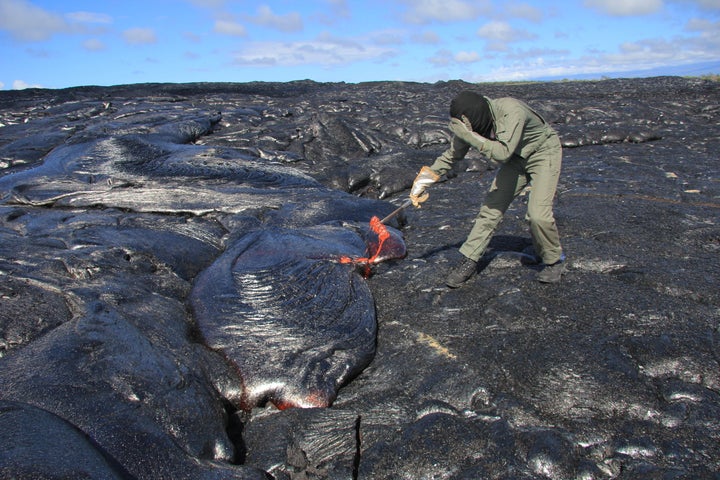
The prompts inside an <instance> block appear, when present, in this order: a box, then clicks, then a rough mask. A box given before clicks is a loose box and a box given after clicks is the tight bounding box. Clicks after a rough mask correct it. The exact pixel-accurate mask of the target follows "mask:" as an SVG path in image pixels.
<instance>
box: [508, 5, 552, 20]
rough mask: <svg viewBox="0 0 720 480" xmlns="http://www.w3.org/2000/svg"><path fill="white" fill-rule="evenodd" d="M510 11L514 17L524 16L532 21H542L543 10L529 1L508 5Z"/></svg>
mask: <svg viewBox="0 0 720 480" xmlns="http://www.w3.org/2000/svg"><path fill="white" fill-rule="evenodd" d="M508 13H509V14H510V16H511V17H514V18H523V19H525V20H530V21H531V22H535V23H538V22H540V21H542V19H543V17H544V14H543V11H542V10H540V9H539V8H537V7H534V6H532V5H530V4H527V3H515V4H510V5H509V6H508Z"/></svg>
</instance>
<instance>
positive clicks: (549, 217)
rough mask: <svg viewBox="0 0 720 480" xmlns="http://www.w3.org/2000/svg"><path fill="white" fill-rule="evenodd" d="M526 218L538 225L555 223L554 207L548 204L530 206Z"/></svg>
mask: <svg viewBox="0 0 720 480" xmlns="http://www.w3.org/2000/svg"><path fill="white" fill-rule="evenodd" d="M525 218H526V219H527V220H528V221H529V222H530V223H532V224H536V225H542V224H548V223H553V222H554V221H555V219H554V217H553V212H552V207H548V206H539V207H533V206H528V210H527V215H526V216H525Z"/></svg>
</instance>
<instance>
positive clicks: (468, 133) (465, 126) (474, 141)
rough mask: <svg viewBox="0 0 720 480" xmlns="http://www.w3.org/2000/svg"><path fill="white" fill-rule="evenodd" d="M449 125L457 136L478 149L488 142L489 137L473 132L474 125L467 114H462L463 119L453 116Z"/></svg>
mask: <svg viewBox="0 0 720 480" xmlns="http://www.w3.org/2000/svg"><path fill="white" fill-rule="evenodd" d="M448 127H449V128H450V131H451V132H453V134H454V135H455V136H456V137H458V138H459V139H461V140H462V141H464V142H465V143H468V144H470V145H472V146H473V147H475V148H477V149H481V148H482V147H483V145H484V144H485V142H487V138H485V137H483V136H482V135H480V134H479V133H475V132H473V129H472V125H471V124H470V121H469V120H468V119H467V117H466V116H465V115H463V116H462V120H460V119H459V118H455V117H453V118H451V119H450V125H448Z"/></svg>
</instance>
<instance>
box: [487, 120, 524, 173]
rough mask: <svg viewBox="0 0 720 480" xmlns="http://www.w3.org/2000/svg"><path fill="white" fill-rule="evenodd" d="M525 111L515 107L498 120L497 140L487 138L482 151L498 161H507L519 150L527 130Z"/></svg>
mask: <svg viewBox="0 0 720 480" xmlns="http://www.w3.org/2000/svg"><path fill="white" fill-rule="evenodd" d="M525 119H526V116H525V112H524V111H523V110H522V109H520V108H513V109H512V110H510V111H508V112H507V113H505V114H504V115H503V116H502V118H501V119H499V121H497V122H496V126H497V131H496V132H495V140H490V139H487V140H486V141H485V142H484V143H483V145H482V147H481V148H480V152H481V153H482V154H483V155H485V156H487V157H488V158H490V159H492V160H495V161H496V162H500V163H505V162H507V161H508V160H510V158H511V157H512V156H513V155H514V154H515V152H516V151H517V150H518V147H519V145H520V142H522V139H523V133H524V130H525Z"/></svg>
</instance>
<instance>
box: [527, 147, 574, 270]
mask: <svg viewBox="0 0 720 480" xmlns="http://www.w3.org/2000/svg"><path fill="white" fill-rule="evenodd" d="M561 167H562V149H561V147H560V144H559V142H557V144H555V143H553V144H552V145H550V146H549V147H548V148H545V149H543V150H542V151H540V152H537V154H536V155H533V157H531V159H530V161H529V162H528V173H529V175H530V177H531V183H532V188H531V190H530V197H529V199H528V210H527V219H528V220H529V222H530V232H531V234H532V239H533V245H534V247H535V253H536V255H537V256H538V257H539V258H540V259H541V260H542V263H543V265H544V268H543V269H542V270H541V271H540V273H539V274H538V277H537V279H538V280H539V281H540V282H543V283H556V282H559V281H560V279H561V278H562V275H563V274H564V273H565V269H566V265H565V263H564V259H565V256H564V254H563V250H562V246H561V245H560V235H559V233H558V229H557V224H556V223H555V216H554V214H553V202H554V200H555V192H556V190H557V184H558V178H559V177H560V169H561Z"/></svg>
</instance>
